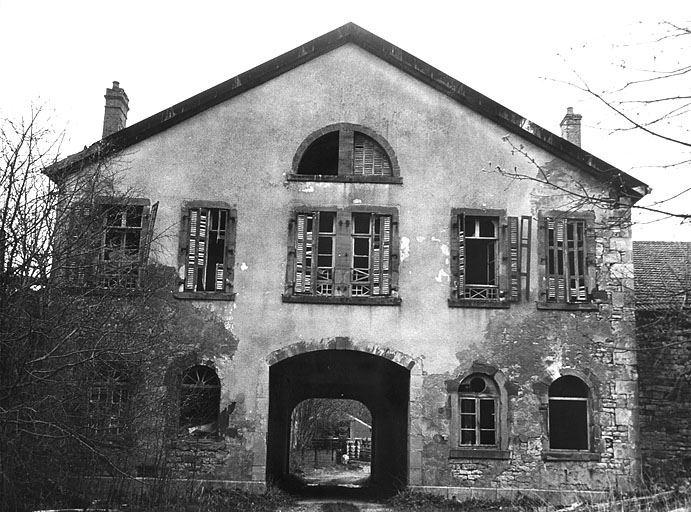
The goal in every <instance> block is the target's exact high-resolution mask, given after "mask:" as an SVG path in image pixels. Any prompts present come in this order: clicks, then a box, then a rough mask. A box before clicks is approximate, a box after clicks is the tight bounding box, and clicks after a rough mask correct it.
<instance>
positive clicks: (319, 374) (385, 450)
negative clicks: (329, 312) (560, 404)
mask: <svg viewBox="0 0 691 512" xmlns="http://www.w3.org/2000/svg"><path fill="white" fill-rule="evenodd" d="M409 390H410V371H409V370H408V369H407V368H404V367H403V366H400V365H398V364H396V363H394V362H392V361H391V360H389V359H387V358H384V357H381V356H376V355H373V354H370V353H367V352H360V351H356V350H318V351H315V352H308V353H303V354H300V355H296V356H294V357H290V358H287V359H284V360H282V361H280V362H277V363H275V364H274V365H272V366H271V368H270V370H269V429H268V442H267V479H268V480H269V481H272V482H276V483H277V484H278V485H279V486H283V487H286V486H287V485H288V481H287V480H288V479H287V477H288V474H289V449H290V419H291V413H292V411H293V408H294V407H295V406H296V405H297V404H298V403H300V402H301V401H303V400H305V399H308V398H347V399H351V400H357V401H359V402H362V403H363V404H365V405H366V406H367V408H368V409H369V410H370V411H371V413H372V467H371V478H370V482H371V484H370V487H369V488H368V489H366V490H363V491H365V492H372V493H375V494H387V493H393V492H395V491H396V490H398V489H402V488H403V487H405V486H406V484H407V475H408V401H409V396H410V391H409Z"/></svg>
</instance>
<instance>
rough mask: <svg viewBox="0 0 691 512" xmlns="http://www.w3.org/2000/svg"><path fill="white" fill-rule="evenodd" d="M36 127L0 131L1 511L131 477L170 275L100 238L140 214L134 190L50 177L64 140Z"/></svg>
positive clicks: (90, 178) (89, 179)
mask: <svg viewBox="0 0 691 512" xmlns="http://www.w3.org/2000/svg"><path fill="white" fill-rule="evenodd" d="M43 116H44V113H43V111H42V109H41V108H34V109H33V110H32V111H31V113H30V115H29V116H28V117H27V118H26V119H22V120H19V121H16V122H14V121H10V120H3V121H2V124H1V125H0V162H1V163H0V183H1V184H2V188H1V191H0V200H1V202H2V203H1V204H2V207H1V209H0V262H1V263H2V266H1V267H0V283H1V286H0V509H2V510H8V511H11V510H22V509H23V507H25V506H27V504H33V505H40V504H47V503H48V502H50V503H52V504H55V503H60V502H61V501H63V502H64V501H65V500H66V499H68V497H69V499H77V498H78V497H79V492H81V491H84V485H83V483H82V485H81V487H80V480H79V479H75V477H76V476H89V475H97V474H110V475H118V474H122V475H127V474H128V473H127V470H128V461H127V459H128V457H130V454H131V453H132V450H133V448H134V444H133V443H134V435H133V434H134V432H133V431H134V429H136V427H137V423H138V411H137V410H136V407H135V405H134V404H136V403H137V400H135V399H134V398H135V395H137V394H141V393H143V392H145V391H146V389H147V385H146V379H147V378H148V377H147V375H150V374H152V373H153V374H154V375H155V374H163V373H164V372H161V371H158V372H151V371H150V370H151V369H152V367H153V366H156V365H157V364H160V363H157V358H156V357H154V354H155V349H156V348H157V347H160V346H161V344H162V341H161V340H162V338H163V331H164V329H165V328H164V325H165V320H166V318H164V315H165V313H164V312H165V311H166V310H168V311H170V309H169V308H165V307H156V301H158V302H160V301H161V300H167V299H166V296H163V297H161V296H160V293H159V292H160V290H163V289H166V287H168V286H169V283H170V276H169V275H167V274H165V272H164V271H162V270H161V269H158V268H157V267H155V266H151V265H148V266H147V265H145V263H146V257H148V254H145V252H148V251H144V250H143V249H142V248H141V247H144V244H142V243H140V242H142V241H141V240H139V239H135V240H134V242H133V241H132V237H129V238H128V237H126V236H121V237H120V238H117V236H116V237H113V236H109V234H108V233H109V226H110V225H111V224H112V219H113V218H116V219H120V218H122V219H125V217H127V216H130V217H135V218H136V216H137V215H139V216H140V217H141V216H143V215H144V210H143V208H142V207H140V206H139V205H137V204H135V203H133V202H132V201H131V197H132V195H131V192H126V193H119V194H115V192H114V190H115V187H114V186H115V181H116V177H115V176H114V174H113V173H112V172H109V168H108V165H106V163H104V162H96V163H95V164H94V165H93V166H92V167H91V168H90V169H89V170H87V171H84V172H82V173H80V174H79V176H74V177H71V178H69V179H67V178H65V179H58V180H55V181H53V180H50V179H48V177H47V176H46V169H47V168H49V167H50V166H51V165H53V164H54V163H55V162H56V161H57V159H58V157H59V147H60V141H61V139H62V136H61V134H55V133H53V132H51V131H50V130H48V129H46V128H45V126H46V125H44V124H43V123H44V122H45V119H44V117H43ZM103 195H108V196H109V197H110V198H111V201H110V202H109V203H108V204H103V203H99V202H98V198H99V197H101V196H103ZM75 212H80V213H79V215H75ZM85 212H89V214H88V215H85V214H84V213H85ZM118 216H120V217H118ZM139 221H140V222H141V223H142V224H143V223H144V222H145V219H143V218H140V219H139ZM123 222H125V220H123ZM110 232H111V234H112V230H111V231H110ZM139 236H143V235H139ZM149 242H150V240H149ZM104 254H105V255H106V256H107V257H106V258H104ZM104 259H105V260H107V261H104ZM142 263H143V264H144V265H143V264H142ZM164 274H165V275H164ZM148 306H150V307H148ZM158 306H160V304H158ZM139 402H142V403H144V402H146V401H145V400H139ZM85 496H86V494H84V497H85Z"/></svg>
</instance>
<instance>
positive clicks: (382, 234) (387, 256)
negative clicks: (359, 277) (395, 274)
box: [372, 215, 391, 295]
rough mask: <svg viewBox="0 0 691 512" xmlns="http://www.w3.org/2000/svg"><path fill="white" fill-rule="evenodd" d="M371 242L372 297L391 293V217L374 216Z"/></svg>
mask: <svg viewBox="0 0 691 512" xmlns="http://www.w3.org/2000/svg"><path fill="white" fill-rule="evenodd" d="M374 222H375V223H376V226H375V229H374V237H373V240H372V295H389V294H390V293H391V216H390V215H376V216H375V217H374Z"/></svg>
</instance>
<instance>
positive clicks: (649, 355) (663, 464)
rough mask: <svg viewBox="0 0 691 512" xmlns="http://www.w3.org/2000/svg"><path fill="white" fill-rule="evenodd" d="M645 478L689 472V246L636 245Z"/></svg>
mask: <svg viewBox="0 0 691 512" xmlns="http://www.w3.org/2000/svg"><path fill="white" fill-rule="evenodd" d="M633 257H634V265H635V268H636V273H635V274H636V282H635V286H636V324H637V343H638V349H639V350H638V371H639V392H640V401H639V403H640V432H641V433H640V447H641V459H642V469H643V474H644V475H646V476H648V477H650V478H652V479H655V480H663V481H664V480H667V481H672V482H674V481H677V480H678V479H680V478H688V474H689V470H691V445H690V444H689V436H691V386H689V381H690V379H691V374H690V373H689V362H690V361H691V343H690V341H691V243H688V242H634V244H633Z"/></svg>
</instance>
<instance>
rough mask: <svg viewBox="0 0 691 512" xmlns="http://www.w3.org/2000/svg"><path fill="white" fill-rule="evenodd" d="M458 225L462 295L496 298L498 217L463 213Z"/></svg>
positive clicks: (475, 297) (470, 297)
mask: <svg viewBox="0 0 691 512" xmlns="http://www.w3.org/2000/svg"><path fill="white" fill-rule="evenodd" d="M459 225H460V226H462V227H461V229H460V232H459V246H460V250H459V257H460V267H461V276H462V278H463V281H464V284H463V298H465V299H497V298H498V297H499V287H498V286H497V250H498V244H497V240H498V239H497V225H498V219H497V218H495V217H479V216H474V215H463V214H461V219H459Z"/></svg>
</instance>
